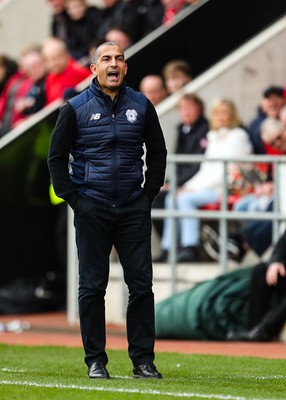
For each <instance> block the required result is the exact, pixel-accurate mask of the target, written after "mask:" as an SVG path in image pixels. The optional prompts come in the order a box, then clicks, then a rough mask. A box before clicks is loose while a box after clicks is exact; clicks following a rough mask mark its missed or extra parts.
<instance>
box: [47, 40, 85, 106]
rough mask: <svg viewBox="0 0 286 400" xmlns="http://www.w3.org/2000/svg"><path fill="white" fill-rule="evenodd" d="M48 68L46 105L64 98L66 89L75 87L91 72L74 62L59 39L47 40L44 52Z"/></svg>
mask: <svg viewBox="0 0 286 400" xmlns="http://www.w3.org/2000/svg"><path fill="white" fill-rule="evenodd" d="M42 53H43V56H44V60H45V63H46V68H47V70H48V74H47V78H46V104H49V103H51V102H52V101H54V100H56V99H61V98H63V94H64V92H65V90H66V89H68V88H73V87H75V86H76V85H77V84H78V83H80V82H82V81H83V80H84V79H86V78H87V77H89V76H90V77H91V73H90V70H89V69H88V68H86V67H84V66H82V65H80V64H79V63H78V62H77V61H76V60H74V59H73V58H72V57H71V56H70V53H69V52H68V49H67V47H66V45H65V43H64V42H63V41H62V40H59V39H57V38H53V37H50V38H47V39H46V41H45V42H44V44H43V50H42Z"/></svg>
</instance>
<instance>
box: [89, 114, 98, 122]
mask: <svg viewBox="0 0 286 400" xmlns="http://www.w3.org/2000/svg"><path fill="white" fill-rule="evenodd" d="M99 118H100V113H96V114H91V117H90V119H89V120H90V121H93V120H95V119H99Z"/></svg>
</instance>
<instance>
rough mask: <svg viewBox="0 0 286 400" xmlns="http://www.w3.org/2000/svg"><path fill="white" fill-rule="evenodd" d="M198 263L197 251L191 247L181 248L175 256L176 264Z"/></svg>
mask: <svg viewBox="0 0 286 400" xmlns="http://www.w3.org/2000/svg"><path fill="white" fill-rule="evenodd" d="M197 261H199V255H198V249H197V248H196V247H193V246H189V247H183V248H182V249H181V250H180V251H179V252H178V256H177V262H178V263H185V262H197Z"/></svg>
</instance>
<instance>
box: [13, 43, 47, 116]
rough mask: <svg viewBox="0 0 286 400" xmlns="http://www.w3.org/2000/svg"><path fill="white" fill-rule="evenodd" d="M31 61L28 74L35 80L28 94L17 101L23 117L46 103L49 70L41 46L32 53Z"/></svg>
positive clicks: (16, 105)
mask: <svg viewBox="0 0 286 400" xmlns="http://www.w3.org/2000/svg"><path fill="white" fill-rule="evenodd" d="M29 61H30V69H29V72H28V75H29V77H30V78H31V79H32V80H33V84H32V86H31V88H30V90H29V91H28V93H27V94H26V96H25V97H23V98H20V99H18V100H17V101H16V102H15V108H16V109H17V111H18V112H19V113H21V114H22V115H23V117H24V116H28V115H32V114H34V113H36V112H37V111H39V110H41V109H42V108H43V107H44V106H45V103H46V76H47V70H46V65H45V62H44V59H43V56H42V52H41V48H40V47H39V48H38V50H37V51H36V50H35V51H34V52H32V53H31V54H30V56H29Z"/></svg>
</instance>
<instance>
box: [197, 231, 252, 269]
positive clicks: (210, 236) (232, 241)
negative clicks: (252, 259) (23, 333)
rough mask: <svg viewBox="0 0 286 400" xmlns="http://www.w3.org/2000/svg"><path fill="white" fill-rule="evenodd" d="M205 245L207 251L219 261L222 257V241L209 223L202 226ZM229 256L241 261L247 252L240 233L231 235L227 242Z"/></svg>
mask: <svg viewBox="0 0 286 400" xmlns="http://www.w3.org/2000/svg"><path fill="white" fill-rule="evenodd" d="M202 239H203V246H204V249H205V251H206V253H207V254H208V255H209V256H210V257H211V258H212V259H213V260H216V261H218V260H219V258H220V246H221V243H222V240H221V237H220V236H219V235H218V233H217V232H216V231H215V230H214V229H212V228H211V227H210V226H208V225H204V226H203V228H202ZM226 246H227V255H228V258H229V259H231V260H233V261H236V262H241V261H242V259H243V257H244V256H245V254H246V250H245V247H244V243H243V239H242V238H241V239H240V240H239V236H238V235H233V236H231V235H230V236H229V238H228V239H227V242H226Z"/></svg>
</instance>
